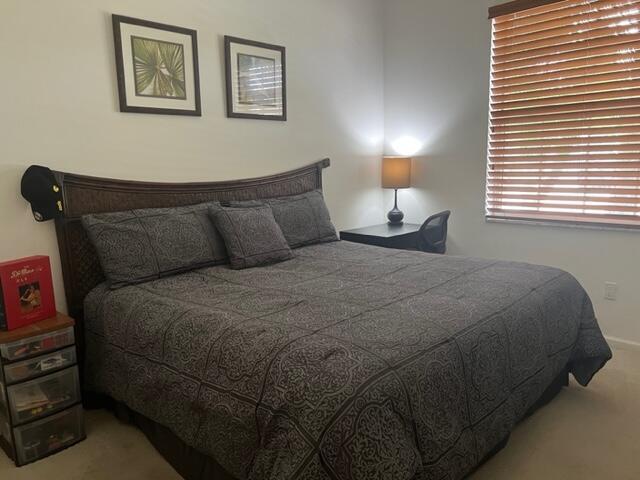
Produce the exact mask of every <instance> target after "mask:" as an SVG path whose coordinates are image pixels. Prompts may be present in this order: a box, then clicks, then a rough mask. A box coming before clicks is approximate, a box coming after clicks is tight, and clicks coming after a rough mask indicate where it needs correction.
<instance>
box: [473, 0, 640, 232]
mask: <svg viewBox="0 0 640 480" xmlns="http://www.w3.org/2000/svg"><path fill="white" fill-rule="evenodd" d="M492 47H493V48H492V62H491V108H490V137H489V149H488V151H489V162H488V169H487V170H488V173H487V199H486V211H487V216H488V217H490V218H512V219H528V220H545V221H562V222H567V221H569V222H578V223H595V224H615V225H623V226H637V227H640V0H581V1H577V0H568V1H559V2H555V3H552V4H549V5H543V6H539V7H535V8H531V9H528V10H525V11H521V12H517V13H510V14H506V15H501V16H497V17H495V18H494V19H493V46H492Z"/></svg>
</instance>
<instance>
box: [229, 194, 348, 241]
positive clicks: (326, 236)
mask: <svg viewBox="0 0 640 480" xmlns="http://www.w3.org/2000/svg"><path fill="white" fill-rule="evenodd" d="M261 203H263V204H267V205H269V206H270V207H271V209H272V210H273V216H274V217H275V219H276V222H278V225H280V228H281V229H282V233H283V234H284V236H285V238H286V239H287V243H288V244H289V246H290V247H291V248H297V247H303V246H305V245H313V244H314V243H322V242H335V241H336V240H338V235H336V229H335V227H334V226H333V224H332V223H331V217H330V216H329V209H328V208H327V204H326V203H325V201H324V197H323V196H322V192H321V191H320V190H314V191H312V192H308V193H303V194H302V195H292V196H289V197H279V198H268V199H264V200H249V201H246V202H230V203H229V205H230V206H238V207H242V206H244V207H248V206H251V205H258V204H261Z"/></svg>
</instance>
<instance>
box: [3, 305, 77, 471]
mask: <svg viewBox="0 0 640 480" xmlns="http://www.w3.org/2000/svg"><path fill="white" fill-rule="evenodd" d="M74 324H75V322H74V320H73V319H72V318H70V317H68V316H66V315H63V314H61V313H58V314H57V315H56V316H55V317H53V318H50V319H47V320H43V321H41V322H37V323H34V324H31V325H28V326H26V327H23V328H19V329H17V330H12V331H9V332H0V446H2V448H3V450H4V451H5V452H6V453H7V455H9V457H11V459H12V460H13V461H14V462H15V464H16V465H17V466H22V465H25V464H27V463H31V462H33V461H35V460H39V459H41V458H44V457H46V456H48V455H51V454H53V453H55V452H57V451H59V450H62V449H64V448H67V447H69V446H71V445H73V444H75V443H78V442H79V441H81V440H83V439H84V438H85V437H86V435H85V431H84V419H83V410H82V405H81V398H80V378H79V374H78V366H77V364H76V346H75V337H74V333H73V327H74Z"/></svg>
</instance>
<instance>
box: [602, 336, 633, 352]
mask: <svg viewBox="0 0 640 480" xmlns="http://www.w3.org/2000/svg"><path fill="white" fill-rule="evenodd" d="M605 338H606V339H607V342H609V343H610V344H611V345H612V346H614V347H616V348H620V349H623V350H636V351H639V352H640V343H637V342H632V341H630V340H623V339H621V338H616V337H605Z"/></svg>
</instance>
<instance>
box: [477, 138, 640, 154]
mask: <svg viewBox="0 0 640 480" xmlns="http://www.w3.org/2000/svg"><path fill="white" fill-rule="evenodd" d="M630 143H631V144H635V145H637V146H638V147H639V148H640V135H619V136H611V135H605V136H600V137H568V138H543V139H535V140H491V141H490V142H489V146H490V147H491V148H503V149H509V150H515V152H514V153H516V154H517V153H518V151H519V150H520V147H525V148H529V147H539V148H546V149H553V148H554V147H557V146H558V147H559V146H562V147H564V146H572V147H581V146H585V147H588V146H600V145H613V146H617V145H626V144H630ZM610 150H616V149H615V148H612V149H610Z"/></svg>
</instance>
